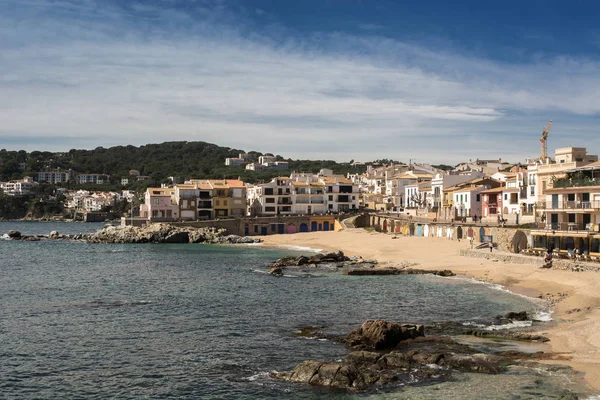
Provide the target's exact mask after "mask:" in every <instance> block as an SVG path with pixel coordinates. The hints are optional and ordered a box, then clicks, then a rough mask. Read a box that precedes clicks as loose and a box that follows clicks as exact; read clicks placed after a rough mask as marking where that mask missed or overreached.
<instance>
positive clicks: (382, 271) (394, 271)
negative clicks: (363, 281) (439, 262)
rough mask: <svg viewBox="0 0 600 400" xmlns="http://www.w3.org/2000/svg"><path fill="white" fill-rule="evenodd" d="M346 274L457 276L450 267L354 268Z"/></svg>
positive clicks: (345, 272)
mask: <svg viewBox="0 0 600 400" xmlns="http://www.w3.org/2000/svg"><path fill="white" fill-rule="evenodd" d="M344 274H345V275H424V274H430V275H438V276H455V275H456V274H455V273H454V272H452V271H450V270H449V269H444V270H435V269H432V270H426V269H414V268H405V269H399V268H372V269H367V268H353V269H347V270H345V271H344Z"/></svg>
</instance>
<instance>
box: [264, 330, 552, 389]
mask: <svg viewBox="0 0 600 400" xmlns="http://www.w3.org/2000/svg"><path fill="white" fill-rule="evenodd" d="M310 328H311V330H312V328H315V327H310ZM316 334H317V335H318V333H316ZM330 339H331V338H330ZM333 340H336V341H338V342H341V343H344V344H345V345H346V346H347V347H349V348H350V349H352V350H353V351H352V352H351V353H349V354H348V355H347V356H346V358H344V359H342V360H339V361H335V362H333V361H316V360H306V361H304V362H302V363H300V364H299V365H297V366H296V367H295V368H294V369H293V370H291V371H288V372H278V373H276V374H275V375H274V377H275V378H277V379H282V380H285V381H289V382H296V383H303V384H309V385H316V386H325V387H332V388H343V389H349V390H365V389H369V388H373V387H378V386H382V385H393V384H396V385H398V386H399V387H400V386H402V385H404V384H410V383H414V382H415V380H416V381H419V382H422V383H427V382H429V383H433V382H436V381H437V382H439V381H444V380H449V379H451V375H452V374H453V373H454V372H471V373H473V372H474V373H484V374H497V373H501V372H503V371H505V370H506V369H507V367H508V366H509V365H511V364H515V363H518V362H520V361H521V360H522V361H524V362H530V361H531V359H532V357H531V355H528V354H525V353H519V352H514V351H512V352H510V353H507V354H503V353H502V352H499V353H497V354H486V353H481V352H480V351H478V350H476V349H474V348H472V347H470V346H468V345H465V344H461V343H458V342H456V341H454V340H453V339H452V338H450V337H447V336H425V330H424V327H423V325H415V324H398V323H393V322H388V321H384V320H368V321H366V322H364V323H363V324H362V325H361V327H360V328H357V329H355V330H353V331H352V332H350V333H349V334H348V335H347V336H345V337H342V338H337V339H335V338H333ZM551 357H552V355H551V354H547V355H545V353H536V357H535V359H536V360H539V359H546V358H551Z"/></svg>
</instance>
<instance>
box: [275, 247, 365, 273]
mask: <svg viewBox="0 0 600 400" xmlns="http://www.w3.org/2000/svg"><path fill="white" fill-rule="evenodd" d="M376 264H377V261H367V260H363V259H362V258H361V257H347V256H346V255H344V253H343V252H342V251H338V252H332V253H325V254H321V253H319V254H314V255H312V256H310V257H308V256H305V255H302V256H297V257H293V256H286V257H282V258H280V259H278V260H276V261H274V262H273V263H272V264H270V265H269V266H268V267H269V268H273V267H278V268H296V269H300V270H304V271H307V270H309V269H312V268H324V269H334V270H337V269H345V268H350V267H355V266H360V267H363V268H373V267H374V266H375V265H376Z"/></svg>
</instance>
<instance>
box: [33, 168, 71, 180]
mask: <svg viewBox="0 0 600 400" xmlns="http://www.w3.org/2000/svg"><path fill="white" fill-rule="evenodd" d="M73 176H74V174H73V170H72V169H68V170H62V169H60V168H56V169H52V168H45V169H43V170H41V171H40V172H38V176H37V181H38V182H46V183H53V184H57V183H65V182H69V181H71V180H73Z"/></svg>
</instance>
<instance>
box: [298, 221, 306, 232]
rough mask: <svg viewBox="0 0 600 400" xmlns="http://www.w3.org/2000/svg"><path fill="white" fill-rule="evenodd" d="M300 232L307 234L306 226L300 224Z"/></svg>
mask: <svg viewBox="0 0 600 400" xmlns="http://www.w3.org/2000/svg"><path fill="white" fill-rule="evenodd" d="M300 232H308V224H306V223H304V222H303V223H301V224H300Z"/></svg>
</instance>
